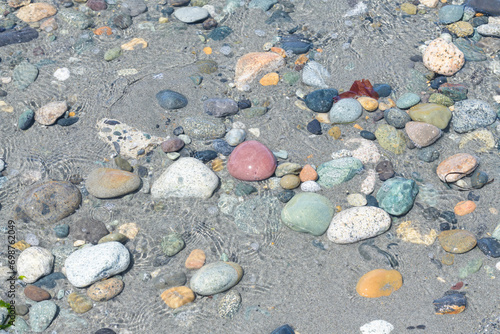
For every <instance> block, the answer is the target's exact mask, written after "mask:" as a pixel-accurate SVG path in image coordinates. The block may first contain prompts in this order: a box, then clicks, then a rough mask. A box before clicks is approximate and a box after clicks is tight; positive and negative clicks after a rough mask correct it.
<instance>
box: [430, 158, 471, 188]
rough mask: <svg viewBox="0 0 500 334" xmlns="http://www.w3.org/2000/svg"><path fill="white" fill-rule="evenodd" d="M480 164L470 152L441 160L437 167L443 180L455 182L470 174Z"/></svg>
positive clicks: (437, 171)
mask: <svg viewBox="0 0 500 334" xmlns="http://www.w3.org/2000/svg"><path fill="white" fill-rule="evenodd" d="M478 164H479V161H478V159H477V158H476V157H475V156H473V155H470V154H468V153H458V154H455V155H452V156H451V157H448V158H446V159H444V160H443V161H441V163H440V164H439V165H438V167H437V169H436V173H437V175H438V177H439V179H440V180H441V181H443V182H455V181H458V180H460V179H461V178H463V177H464V176H465V175H467V174H470V173H472V172H473V171H474V169H476V167H477V165H478Z"/></svg>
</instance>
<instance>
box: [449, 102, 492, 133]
mask: <svg viewBox="0 0 500 334" xmlns="http://www.w3.org/2000/svg"><path fill="white" fill-rule="evenodd" d="M454 107H455V108H454V110H453V117H452V119H451V123H452V125H453V130H455V131H456V132H458V133H464V132H469V131H472V130H475V129H478V128H482V127H486V126H488V125H490V124H493V123H494V122H495V120H496V118H497V114H496V112H495V110H493V108H492V107H491V106H490V105H489V104H488V103H487V102H485V101H482V100H476V99H467V100H462V101H458V102H456V103H455V105H454Z"/></svg>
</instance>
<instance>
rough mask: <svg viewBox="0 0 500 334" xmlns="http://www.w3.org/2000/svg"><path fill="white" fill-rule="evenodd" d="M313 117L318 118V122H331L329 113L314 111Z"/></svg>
mask: <svg viewBox="0 0 500 334" xmlns="http://www.w3.org/2000/svg"><path fill="white" fill-rule="evenodd" d="M301 102H302V101H301ZM314 118H316V119H317V120H318V122H320V123H324V124H330V123H331V122H330V114H329V113H316V116H315V117H314Z"/></svg>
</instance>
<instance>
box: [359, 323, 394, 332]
mask: <svg viewBox="0 0 500 334" xmlns="http://www.w3.org/2000/svg"><path fill="white" fill-rule="evenodd" d="M393 329H394V326H393V325H392V324H391V323H389V322H387V321H385V320H373V321H371V322H369V323H367V324H364V325H363V326H361V327H360V328H359V330H360V331H361V334H389V333H390V332H392V330H393Z"/></svg>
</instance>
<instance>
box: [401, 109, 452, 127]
mask: <svg viewBox="0 0 500 334" xmlns="http://www.w3.org/2000/svg"><path fill="white" fill-rule="evenodd" d="M408 113H409V114H410V117H411V119H412V120H414V121H416V122H425V123H429V124H432V125H435V126H437V127H438V128H440V129H441V130H443V129H445V128H446V127H447V126H448V123H449V122H450V119H451V111H450V109H448V108H447V107H445V106H442V105H440V104H436V103H420V104H417V105H416V106H414V107H412V108H410V111H409V112H408Z"/></svg>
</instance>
